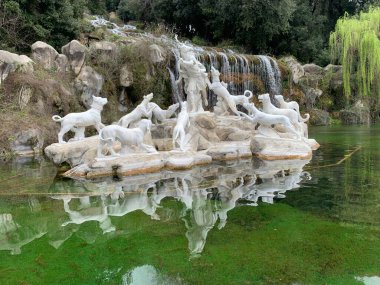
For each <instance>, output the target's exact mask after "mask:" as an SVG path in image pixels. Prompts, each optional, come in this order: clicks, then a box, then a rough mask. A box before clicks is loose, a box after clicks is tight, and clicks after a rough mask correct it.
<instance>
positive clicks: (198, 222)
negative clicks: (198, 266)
mask: <svg viewBox="0 0 380 285" xmlns="http://www.w3.org/2000/svg"><path fill="white" fill-rule="evenodd" d="M192 193H193V208H192V211H191V212H190V221H188V220H186V219H185V218H184V219H183V220H184V222H185V226H186V228H187V232H186V237H187V239H188V241H189V249H190V253H191V255H192V256H194V257H195V256H197V255H198V254H200V253H201V252H202V251H203V248H204V246H205V244H206V239H207V234H208V232H209V231H210V230H211V229H212V228H213V227H214V225H215V223H216V221H217V219H218V216H217V214H216V213H215V212H214V211H213V205H212V201H211V200H209V199H207V192H206V190H193V192H192Z"/></svg>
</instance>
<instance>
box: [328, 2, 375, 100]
mask: <svg viewBox="0 0 380 285" xmlns="http://www.w3.org/2000/svg"><path fill="white" fill-rule="evenodd" d="M379 33H380V8H370V9H369V11H368V12H361V13H360V14H359V15H358V16H352V17H350V16H349V15H347V14H346V15H345V16H344V17H343V18H341V19H339V20H338V22H337V24H336V27H335V31H334V32H333V33H332V34H331V36H330V47H331V51H332V56H333V58H334V59H335V60H336V61H337V62H338V63H340V64H342V65H343V86H344V93H345V95H346V96H347V97H350V96H351V95H352V91H353V87H354V86H352V79H355V80H354V82H355V83H356V86H355V87H356V89H357V90H356V91H357V92H356V93H357V96H359V97H365V96H369V95H371V96H375V95H377V97H380V83H379V80H378V78H379V76H380V40H379Z"/></svg>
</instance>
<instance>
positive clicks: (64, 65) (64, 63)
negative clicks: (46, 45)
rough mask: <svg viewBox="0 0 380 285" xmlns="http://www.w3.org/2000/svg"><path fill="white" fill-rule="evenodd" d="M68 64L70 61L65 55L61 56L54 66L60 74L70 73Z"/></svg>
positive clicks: (57, 58)
mask: <svg viewBox="0 0 380 285" xmlns="http://www.w3.org/2000/svg"><path fill="white" fill-rule="evenodd" d="M68 64H69V60H68V58H67V56H66V55H64V54H59V55H58V56H57V57H56V59H55V61H54V66H55V68H56V69H57V71H58V72H66V71H68Z"/></svg>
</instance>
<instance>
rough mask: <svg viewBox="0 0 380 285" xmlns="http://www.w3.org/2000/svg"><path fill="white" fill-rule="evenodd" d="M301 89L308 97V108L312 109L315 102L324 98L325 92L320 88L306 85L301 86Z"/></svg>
mask: <svg viewBox="0 0 380 285" xmlns="http://www.w3.org/2000/svg"><path fill="white" fill-rule="evenodd" d="M301 89H302V91H303V93H304V94H305V97H306V108H307V109H311V108H313V107H314V104H315V101H316V100H317V99H318V98H319V97H321V96H322V94H323V91H322V90H321V89H319V88H313V87H310V86H307V85H305V84H302V85H301Z"/></svg>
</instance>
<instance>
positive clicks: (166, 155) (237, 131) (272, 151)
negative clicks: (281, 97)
mask: <svg viewBox="0 0 380 285" xmlns="http://www.w3.org/2000/svg"><path fill="white" fill-rule="evenodd" d="M189 121H190V125H189V127H188V130H187V135H188V136H189V145H188V149H187V150H185V151H181V150H180V149H178V146H177V149H174V148H173V141H172V136H173V130H174V128H175V126H176V119H169V120H166V121H165V122H164V123H162V124H159V125H155V126H152V129H151V135H152V141H150V142H149V141H145V140H147V139H148V138H145V140H144V142H145V143H147V144H150V145H152V143H153V145H154V146H155V147H156V149H157V150H158V152H157V153H147V152H145V151H140V152H137V153H129V154H121V155H120V156H118V157H112V156H110V157H109V156H106V157H104V158H96V156H97V146H98V141H99V136H94V137H89V138H85V139H83V140H81V141H78V142H70V143H66V144H52V145H50V146H48V147H47V148H46V149H45V154H46V155H47V156H48V157H49V158H50V159H51V160H52V161H53V162H54V163H55V164H57V165H60V164H62V163H64V162H66V163H69V164H70V165H71V167H72V169H71V170H69V171H68V172H66V173H65V174H64V175H65V176H67V177H85V178H93V177H99V176H112V175H115V174H116V175H135V174H144V173H152V172H156V171H160V170H163V169H171V170H180V169H188V168H191V167H193V166H196V165H201V164H209V163H212V162H213V161H223V160H236V159H241V158H248V157H252V156H257V157H259V158H261V159H264V160H287V159H310V158H311V156H312V150H313V149H317V148H318V147H319V145H318V143H317V142H315V141H314V140H309V139H306V138H303V139H302V140H298V139H292V138H291V137H289V136H288V135H287V134H286V133H283V132H281V131H280V130H270V131H271V132H274V133H276V134H279V137H278V138H273V137H267V136H265V135H263V134H262V133H261V131H260V128H259V129H257V130H256V129H255V125H254V124H251V123H250V122H249V121H248V120H246V119H244V118H238V117H237V116H216V115H215V114H213V113H210V112H202V113H198V114H190V116H189ZM120 148H121V145H120V143H118V142H116V143H115V144H114V145H113V149H114V151H115V152H119V151H120Z"/></svg>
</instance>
